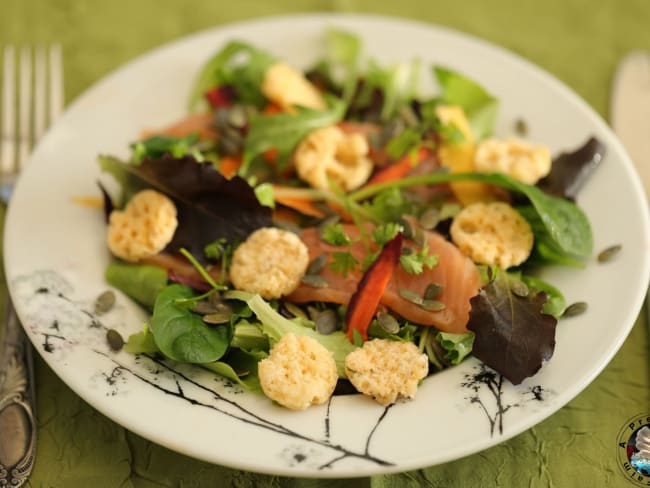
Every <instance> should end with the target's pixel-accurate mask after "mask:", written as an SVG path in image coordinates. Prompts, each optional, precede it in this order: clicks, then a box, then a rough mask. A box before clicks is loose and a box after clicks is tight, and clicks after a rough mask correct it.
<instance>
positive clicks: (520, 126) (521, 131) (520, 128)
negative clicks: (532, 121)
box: [515, 119, 528, 137]
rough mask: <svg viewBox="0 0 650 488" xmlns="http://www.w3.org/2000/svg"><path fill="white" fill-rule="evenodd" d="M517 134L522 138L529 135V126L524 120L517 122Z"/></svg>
mask: <svg viewBox="0 0 650 488" xmlns="http://www.w3.org/2000/svg"><path fill="white" fill-rule="evenodd" d="M515 132H516V133H517V135H520V136H522V137H523V136H525V135H526V134H528V124H526V121H525V120H524V119H517V120H515Z"/></svg>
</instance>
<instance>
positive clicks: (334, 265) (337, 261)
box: [330, 251, 359, 276]
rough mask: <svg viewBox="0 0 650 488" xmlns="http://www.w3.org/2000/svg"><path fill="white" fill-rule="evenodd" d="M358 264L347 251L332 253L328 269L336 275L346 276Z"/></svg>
mask: <svg viewBox="0 0 650 488" xmlns="http://www.w3.org/2000/svg"><path fill="white" fill-rule="evenodd" d="M358 264H359V261H357V260H356V259H355V257H354V256H353V255H352V254H350V253H349V252H347V251H343V252H341V251H334V252H333V253H332V262H331V263H330V269H331V270H332V271H335V272H337V273H340V274H341V275H342V276H347V274H348V272H350V271H352V270H353V269H354V268H356V267H357V266H358Z"/></svg>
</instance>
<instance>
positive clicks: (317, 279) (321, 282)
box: [300, 274, 329, 288]
mask: <svg viewBox="0 0 650 488" xmlns="http://www.w3.org/2000/svg"><path fill="white" fill-rule="evenodd" d="M300 281H302V282H303V283H304V284H305V285H307V286H313V287H314V288H326V287H327V286H329V283H327V280H326V279H325V278H323V277H322V276H318V275H309V274H308V275H305V276H303V277H302V279H301V280H300Z"/></svg>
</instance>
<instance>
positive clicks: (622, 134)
mask: <svg viewBox="0 0 650 488" xmlns="http://www.w3.org/2000/svg"><path fill="white" fill-rule="evenodd" d="M610 118H611V124H612V128H613V129H614V132H615V133H616V135H617V136H618V137H619V139H620V140H621V142H623V145H624V146H625V148H626V149H627V152H628V153H629V155H630V157H631V158H632V161H633V162H634V165H635V167H636V170H637V172H638V174H639V177H640V178H641V182H642V184H643V187H644V189H645V193H646V196H650V53H648V52H645V51H633V52H631V53H629V54H627V55H626V56H625V57H624V58H623V59H622V60H621V62H620V64H619V66H618V69H617V70H616V75H615V77H614V83H613V88H612V98H611V107H610Z"/></svg>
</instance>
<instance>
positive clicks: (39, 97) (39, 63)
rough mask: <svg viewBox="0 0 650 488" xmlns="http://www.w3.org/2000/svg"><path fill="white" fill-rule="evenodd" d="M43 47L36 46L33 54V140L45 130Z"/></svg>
mask: <svg viewBox="0 0 650 488" xmlns="http://www.w3.org/2000/svg"><path fill="white" fill-rule="evenodd" d="M45 64H46V63H45V48H43V46H38V47H37V48H36V51H35V55H34V142H36V141H39V140H40V138H41V137H42V136H43V133H44V132H45V114H46V105H45V90H46V80H47V66H46V65H45Z"/></svg>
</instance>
